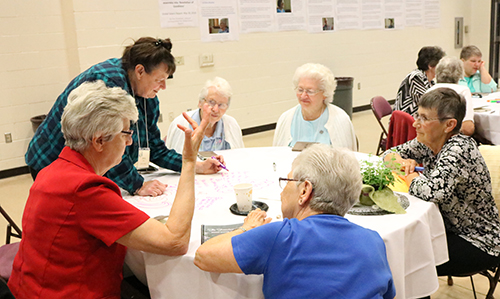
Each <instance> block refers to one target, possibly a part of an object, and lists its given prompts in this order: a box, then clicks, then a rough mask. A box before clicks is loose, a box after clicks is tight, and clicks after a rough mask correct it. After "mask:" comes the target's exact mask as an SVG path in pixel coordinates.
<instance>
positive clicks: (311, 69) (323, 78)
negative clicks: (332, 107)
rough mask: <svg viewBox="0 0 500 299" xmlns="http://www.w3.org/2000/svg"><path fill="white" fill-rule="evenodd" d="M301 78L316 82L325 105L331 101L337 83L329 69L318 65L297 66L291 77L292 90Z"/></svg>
mask: <svg viewBox="0 0 500 299" xmlns="http://www.w3.org/2000/svg"><path fill="white" fill-rule="evenodd" d="M302 78H307V79H315V80H318V82H319V85H318V88H319V89H320V90H321V91H323V95H324V96H325V101H324V102H325V104H327V103H329V102H331V101H332V100H333V93H334V92H335V87H337V82H336V81H335V76H333V73H332V71H331V70H330V69H329V68H327V67H326V66H324V65H322V64H319V63H306V64H304V65H302V66H299V67H298V68H297V70H295V74H294V75H293V80H292V82H293V86H294V88H297V86H298V85H299V81H300V79H302Z"/></svg>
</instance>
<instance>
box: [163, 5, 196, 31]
mask: <svg viewBox="0 0 500 299" xmlns="http://www.w3.org/2000/svg"><path fill="white" fill-rule="evenodd" d="M158 3H159V6H160V25H161V27H162V28H169V27H197V26H198V7H197V2H196V0H159V2H158Z"/></svg>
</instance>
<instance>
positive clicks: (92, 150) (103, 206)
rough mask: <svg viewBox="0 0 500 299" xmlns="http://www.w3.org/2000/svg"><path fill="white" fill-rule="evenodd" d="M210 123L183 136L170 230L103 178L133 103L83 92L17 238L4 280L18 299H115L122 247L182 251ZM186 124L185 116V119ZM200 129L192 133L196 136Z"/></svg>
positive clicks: (127, 140)
mask: <svg viewBox="0 0 500 299" xmlns="http://www.w3.org/2000/svg"><path fill="white" fill-rule="evenodd" d="M204 113H205V115H206V116H207V117H205V119H206V120H204V121H203V122H202V123H201V124H200V126H199V127H197V126H196V123H195V122H194V121H192V120H191V121H190V123H191V125H192V126H193V127H195V130H194V131H191V130H190V129H188V128H181V127H180V128H181V129H182V130H183V131H184V132H185V135H186V143H185V144H184V151H183V155H182V170H181V174H180V178H179V187H178V190H177V194H176V195H175V200H174V203H173V206H172V210H171V212H170V216H169V217H168V219H167V222H166V224H162V223H160V222H159V221H157V220H155V219H152V218H149V216H148V215H146V214H145V213H144V212H142V211H140V210H138V209H137V208H135V207H134V206H132V205H131V204H129V203H128V202H126V201H125V200H123V198H122V196H121V192H120V188H119V187H118V185H116V184H115V183H114V182H113V181H111V180H110V179H108V178H106V177H103V175H104V173H106V171H108V170H109V169H110V168H111V167H113V166H115V165H116V164H118V163H120V161H121V160H122V155H123V153H124V151H125V148H126V147H127V146H129V145H131V144H132V134H133V133H134V131H133V130H132V129H133V128H134V126H132V127H131V126H130V125H131V122H135V121H137V119H138V110H137V108H136V105H135V101H134V98H133V97H132V96H131V95H129V94H128V93H127V92H126V91H125V90H123V89H121V88H119V87H114V88H108V87H106V86H105V83H104V82H103V81H95V82H93V83H82V84H80V86H78V87H77V88H75V89H74V90H73V91H72V92H71V93H70V94H69V96H68V103H67V105H66V107H65V108H64V112H63V114H62V118H61V128H62V132H63V134H64V138H65V139H66V145H67V146H66V147H64V148H63V150H62V152H61V153H60V154H59V158H58V159H56V160H55V161H54V162H52V163H51V164H50V165H49V166H47V167H45V168H44V169H42V170H41V171H40V172H39V173H38V176H37V178H36V180H35V183H34V184H33V186H32V187H31V190H30V195H29V198H28V201H27V202H26V207H25V209H24V214H23V226H22V227H23V238H22V240H21V244H20V247H19V252H18V253H17V255H16V257H15V260H14V265H13V269H12V276H11V277H10V279H9V288H10V289H11V290H12V293H13V294H14V295H15V297H16V298H18V299H32V298H82V299H83V298H88V299H94V298H110V299H120V285H121V280H122V271H123V262H124V259H125V253H126V251H127V247H130V248H134V249H136V250H142V251H146V252H152V253H156V254H164V255H170V256H178V255H183V254H185V253H186V252H187V250H188V246H189V239H190V234H191V220H192V218H193V212H194V203H195V194H194V173H195V168H196V154H197V153H198V148H199V147H200V142H201V140H202V139H203V133H204V132H203V131H204V130H205V129H206V127H207V125H208V113H209V112H208V109H204ZM186 117H187V118H188V119H189V117H188V116H187V115H186ZM196 127H197V128H196Z"/></svg>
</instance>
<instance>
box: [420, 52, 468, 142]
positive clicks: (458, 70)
mask: <svg viewBox="0 0 500 299" xmlns="http://www.w3.org/2000/svg"><path fill="white" fill-rule="evenodd" d="M463 76H464V69H463V66H462V61H460V59H458V58H456V57H451V56H445V57H443V58H441V60H440V61H439V63H438V64H437V66H436V82H437V84H435V85H434V86H432V87H431V88H430V89H429V90H428V91H427V92H429V91H431V90H435V89H437V88H443V87H444V88H450V89H453V90H454V91H456V92H457V93H458V94H460V95H462V96H463V97H464V98H465V102H466V104H467V106H466V107H467V108H466V112H465V117H464V119H463V121H462V126H461V127H460V133H462V134H464V135H467V136H472V134H474V129H475V126H474V105H473V102H472V94H471V92H470V90H469V88H468V87H466V86H462V85H459V84H458V81H459V80H460V79H462V78H463Z"/></svg>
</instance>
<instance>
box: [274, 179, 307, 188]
mask: <svg viewBox="0 0 500 299" xmlns="http://www.w3.org/2000/svg"><path fill="white" fill-rule="evenodd" d="M278 181H279V184H280V188H281V189H283V188H285V187H286V185H287V184H288V182H303V181H304V180H296V179H289V178H278Z"/></svg>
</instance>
